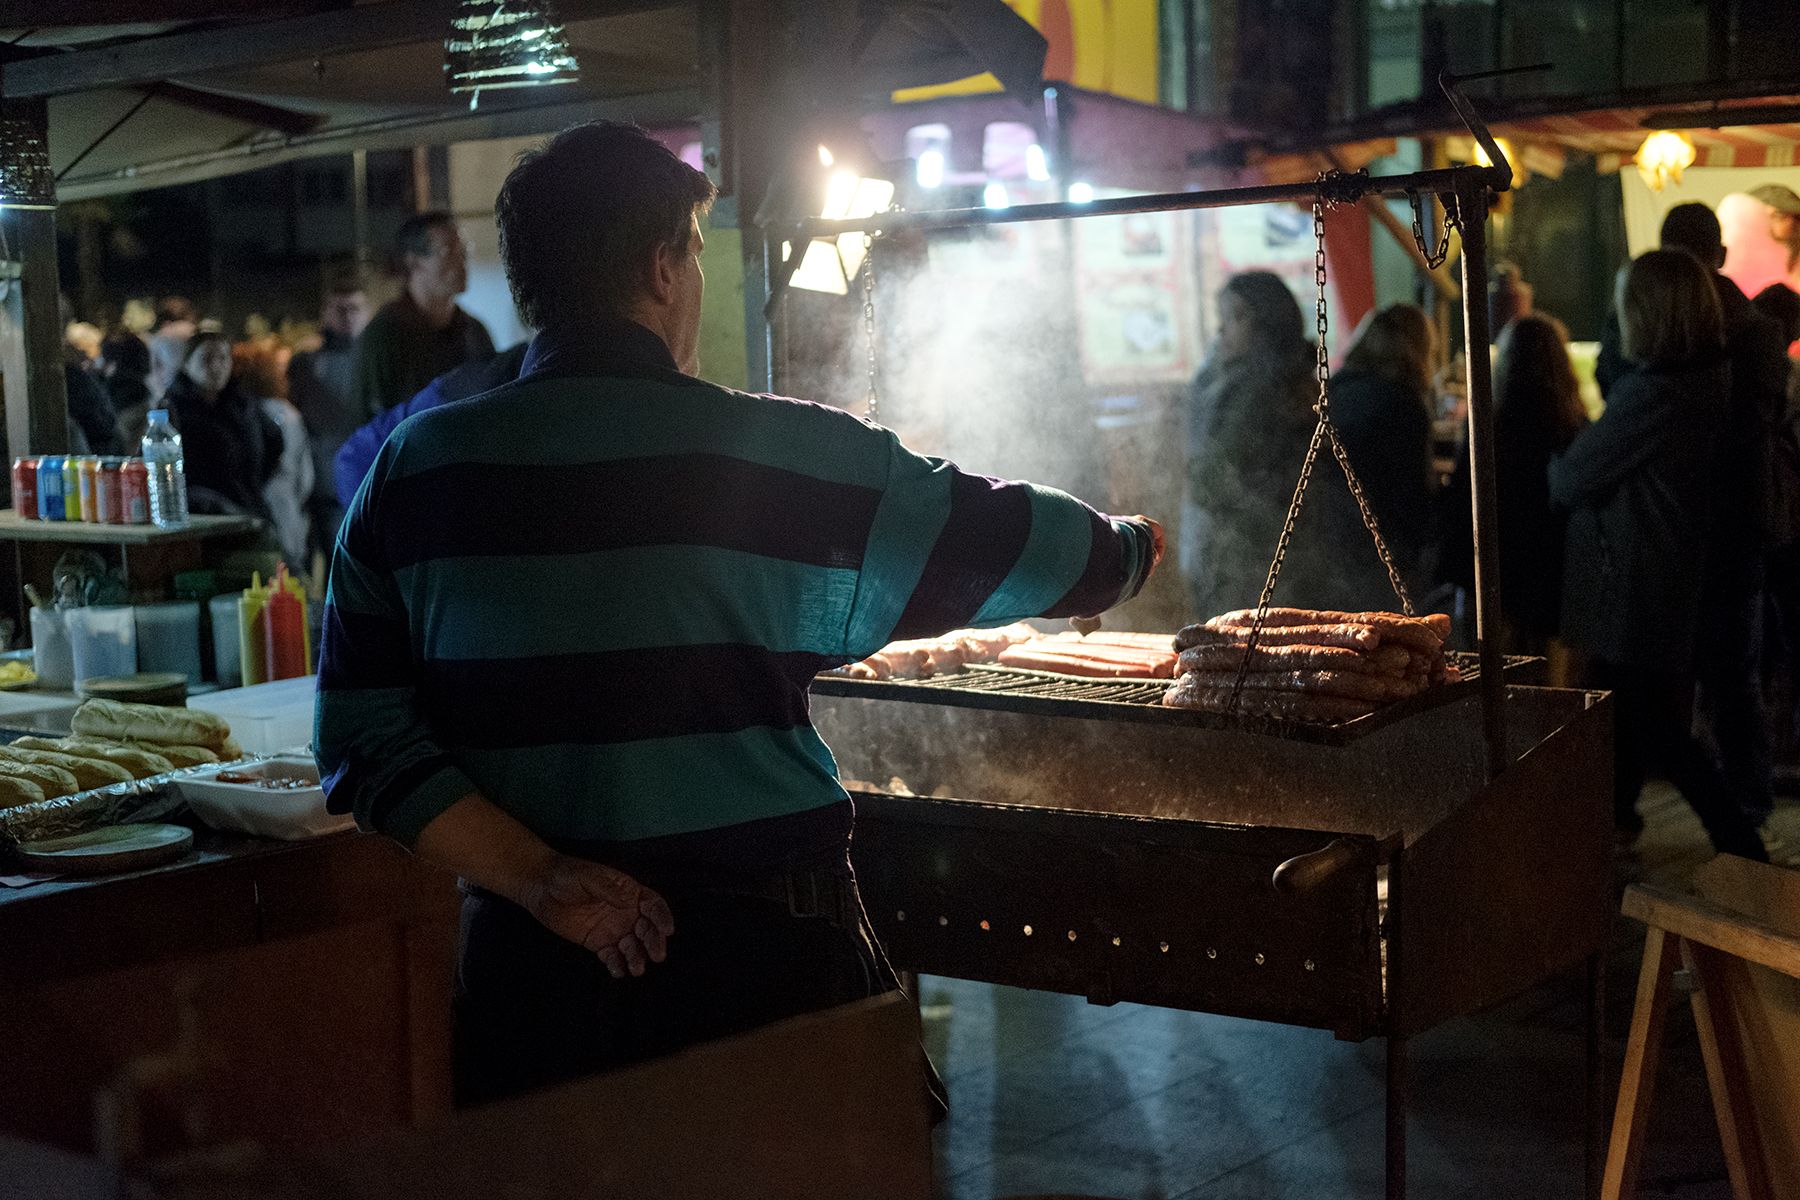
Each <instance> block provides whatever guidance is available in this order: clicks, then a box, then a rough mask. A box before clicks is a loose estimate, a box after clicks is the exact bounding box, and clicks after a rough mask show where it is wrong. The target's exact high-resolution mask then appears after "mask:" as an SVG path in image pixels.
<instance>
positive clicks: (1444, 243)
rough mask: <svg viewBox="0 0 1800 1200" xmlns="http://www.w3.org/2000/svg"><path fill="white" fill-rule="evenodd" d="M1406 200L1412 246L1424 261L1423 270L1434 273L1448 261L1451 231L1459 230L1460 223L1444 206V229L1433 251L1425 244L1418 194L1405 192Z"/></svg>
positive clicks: (1423, 224)
mask: <svg viewBox="0 0 1800 1200" xmlns="http://www.w3.org/2000/svg"><path fill="white" fill-rule="evenodd" d="M1406 199H1407V201H1408V202H1409V203H1410V204H1411V205H1412V218H1413V219H1412V235H1413V245H1415V246H1417V247H1418V248H1419V255H1420V256H1421V257H1422V258H1424V260H1425V269H1426V270H1427V271H1435V270H1437V269H1438V268H1439V267H1441V266H1443V265H1444V263H1445V261H1446V260H1448V259H1449V257H1450V233H1451V231H1452V230H1455V229H1460V228H1461V227H1462V222H1461V221H1459V220H1457V218H1456V216H1455V215H1454V214H1453V212H1452V210H1451V206H1450V205H1448V204H1446V205H1444V228H1443V232H1442V233H1441V234H1440V235H1439V237H1438V244H1437V249H1436V250H1433V249H1432V248H1431V247H1429V246H1427V245H1426V244H1425V214H1424V213H1423V212H1422V211H1420V207H1419V193H1417V192H1407V193H1406Z"/></svg>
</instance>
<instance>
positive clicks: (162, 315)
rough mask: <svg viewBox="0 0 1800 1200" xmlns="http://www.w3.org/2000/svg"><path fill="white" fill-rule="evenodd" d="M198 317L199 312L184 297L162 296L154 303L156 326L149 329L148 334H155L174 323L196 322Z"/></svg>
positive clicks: (192, 303) (190, 301) (191, 302)
mask: <svg viewBox="0 0 1800 1200" xmlns="http://www.w3.org/2000/svg"><path fill="white" fill-rule="evenodd" d="M199 316H200V311H199V310H198V309H196V308H195V307H194V302H193V301H192V300H189V299H188V298H187V297H186V296H164V297H163V298H162V299H161V300H158V301H157V302H156V324H154V325H152V326H151V327H150V332H151V333H155V332H156V331H157V330H158V329H161V328H162V327H163V326H164V325H168V324H170V323H171V322H174V321H193V320H197V319H198V318H199Z"/></svg>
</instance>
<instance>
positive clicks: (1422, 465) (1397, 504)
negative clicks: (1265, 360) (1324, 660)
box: [1284, 304, 1437, 612]
mask: <svg viewBox="0 0 1800 1200" xmlns="http://www.w3.org/2000/svg"><path fill="white" fill-rule="evenodd" d="M1436 342H1437V334H1436V331H1435V330H1433V329H1432V326H1431V318H1429V317H1427V316H1426V315H1425V310H1424V309H1421V308H1419V307H1418V306H1417V305H1413V304H1393V305H1389V306H1388V307H1387V308H1383V309H1379V310H1377V311H1375V312H1372V313H1370V314H1369V315H1368V316H1367V317H1365V318H1364V319H1363V323H1362V326H1361V328H1359V329H1358V330H1357V332H1356V336H1355V337H1354V339H1352V341H1351V343H1350V349H1349V351H1348V352H1347V353H1346V354H1345V355H1344V364H1343V366H1341V367H1340V368H1338V370H1336V371H1335V372H1333V373H1332V376H1331V417H1332V421H1333V423H1334V424H1335V425H1336V426H1337V430H1338V436H1339V438H1340V439H1341V440H1342V442H1343V445H1344V451H1345V453H1346V454H1347V455H1348V456H1349V459H1350V465H1351V467H1352V468H1353V469H1354V470H1355V472H1356V477H1357V480H1358V482H1359V483H1360V484H1361V486H1362V491H1363V495H1364V497H1365V498H1366V499H1367V500H1368V502H1369V510H1370V512H1371V513H1372V514H1373V515H1374V517H1375V520H1376V523H1377V524H1378V526H1379V527H1380V529H1381V536H1382V540H1383V541H1385V542H1386V543H1387V547H1388V552H1389V554H1390V555H1391V556H1392V558H1393V560H1394V566H1395V567H1396V568H1397V569H1398V571H1399V572H1400V576H1401V579H1402V580H1403V581H1404V582H1405V583H1406V585H1407V588H1408V589H1409V591H1410V592H1411V594H1412V595H1414V596H1418V597H1422V596H1423V594H1424V588H1425V586H1426V585H1427V584H1428V583H1429V582H1430V579H1431V575H1432V571H1433V570H1434V568H1435V563H1434V561H1433V556H1434V553H1435V547H1436V529H1435V525H1436V512H1435V508H1436V503H1437V485H1436V481H1435V480H1434V479H1433V478H1432V467H1431V401H1432V392H1433V388H1432V375H1433V366H1434V362H1433V360H1434V358H1435V357H1436ZM1312 487H1313V489H1315V490H1314V491H1313V492H1312V499H1311V500H1310V501H1309V504H1314V503H1316V504H1317V506H1318V510H1319V511H1318V516H1317V518H1316V520H1317V522H1318V524H1317V526H1316V528H1317V531H1318V533H1319V534H1320V535H1322V536H1323V538H1324V543H1323V545H1324V547H1325V548H1327V549H1328V550H1329V552H1330V553H1331V555H1332V576H1333V578H1334V580H1336V581H1337V586H1338V588H1339V590H1338V592H1337V594H1336V599H1335V601H1334V603H1335V604H1337V606H1339V607H1341V608H1344V609H1348V610H1350V611H1353V612H1362V611H1379V610H1386V609H1393V608H1395V607H1396V606H1397V605H1398V603H1399V601H1398V599H1397V598H1396V596H1395V593H1394V586H1393V582H1392V581H1391V580H1390V579H1389V577H1388V573H1387V569H1386V568H1385V567H1384V566H1383V565H1382V562H1381V559H1380V556H1379V555H1378V554H1377V553H1376V550H1375V544H1374V539H1373V538H1372V537H1371V535H1370V534H1369V532H1368V528H1367V526H1366V525H1365V524H1364V522H1363V518H1362V513H1361V509H1360V507H1359V506H1358V504H1357V503H1356V500H1355V497H1353V496H1352V495H1351V493H1350V488H1349V485H1348V482H1347V481H1346V480H1345V478H1344V474H1343V471H1342V470H1341V469H1339V467H1338V466H1337V464H1336V462H1335V461H1333V460H1332V459H1331V458H1330V456H1329V455H1328V454H1327V455H1325V456H1323V457H1322V458H1321V460H1320V462H1319V464H1318V466H1317V467H1315V469H1314V471H1313V480H1312ZM1309 531H1310V530H1309ZM1284 574H1285V571H1284Z"/></svg>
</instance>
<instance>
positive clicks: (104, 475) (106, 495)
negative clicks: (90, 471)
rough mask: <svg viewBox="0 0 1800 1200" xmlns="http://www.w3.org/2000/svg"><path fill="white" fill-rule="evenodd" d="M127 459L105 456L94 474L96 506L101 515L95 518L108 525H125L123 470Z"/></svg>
mask: <svg viewBox="0 0 1800 1200" xmlns="http://www.w3.org/2000/svg"><path fill="white" fill-rule="evenodd" d="M124 466H125V460H124V459H122V458H103V459H101V460H100V470H99V472H98V473H97V474H96V475H95V476H94V507H95V508H96V509H97V510H98V512H99V515H98V516H97V517H95V518H94V519H95V520H97V521H100V522H101V523H102V524H106V525H123V524H124V523H125V479H124V476H123V474H122V470H123V468H124Z"/></svg>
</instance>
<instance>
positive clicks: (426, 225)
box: [394, 210, 456, 268]
mask: <svg viewBox="0 0 1800 1200" xmlns="http://www.w3.org/2000/svg"><path fill="white" fill-rule="evenodd" d="M439 227H442V228H446V229H455V228H456V218H455V217H453V216H451V215H450V214H449V213H447V212H443V211H442V210H438V211H433V212H422V213H419V214H417V215H416V216H411V217H408V218H406V220H405V221H403V222H401V224H400V228H399V230H398V231H397V232H396V233H395V234H394V265H395V266H396V267H401V268H404V267H405V266H406V256H407V255H409V254H411V255H414V256H416V257H418V258H424V257H425V256H426V255H428V254H430V253H431V231H432V230H434V229H437V228H439Z"/></svg>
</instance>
